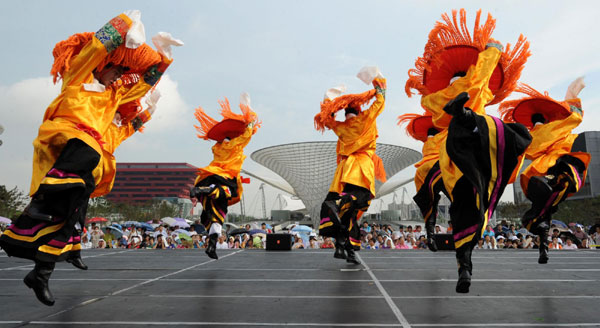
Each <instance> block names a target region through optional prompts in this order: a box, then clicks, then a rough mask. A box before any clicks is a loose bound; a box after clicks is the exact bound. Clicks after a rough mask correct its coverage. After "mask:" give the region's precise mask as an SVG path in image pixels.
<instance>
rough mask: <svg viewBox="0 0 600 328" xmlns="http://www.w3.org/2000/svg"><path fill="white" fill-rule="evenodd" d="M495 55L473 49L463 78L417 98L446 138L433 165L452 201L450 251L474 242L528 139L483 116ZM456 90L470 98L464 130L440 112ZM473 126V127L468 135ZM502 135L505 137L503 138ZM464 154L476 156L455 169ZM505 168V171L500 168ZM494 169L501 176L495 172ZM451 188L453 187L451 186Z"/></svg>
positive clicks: (490, 96) (515, 169)
mask: <svg viewBox="0 0 600 328" xmlns="http://www.w3.org/2000/svg"><path fill="white" fill-rule="evenodd" d="M500 56H501V52H500V50H498V49H497V48H495V47H489V48H488V49H486V50H484V51H482V52H481V53H479V56H478V58H477V62H476V64H475V65H473V66H471V67H470V68H469V70H468V71H467V74H466V75H465V76H464V77H461V78H459V79H457V80H456V81H454V82H453V83H452V84H450V85H449V86H448V87H447V88H445V89H442V90H440V91H438V92H435V93H432V94H430V95H427V96H424V97H423V98H422V99H421V105H422V106H423V107H424V108H425V109H426V110H427V111H428V112H430V113H431V114H432V117H433V124H434V125H435V126H436V127H438V128H440V129H446V128H447V129H448V137H447V138H446V140H445V141H444V142H442V144H441V147H440V148H441V149H440V150H441V151H440V158H439V165H440V169H441V179H442V180H443V183H444V187H445V189H446V192H447V193H448V196H449V197H450V200H451V202H452V205H451V208H450V216H451V220H452V227H453V235H454V246H455V248H456V249H459V248H460V247H462V246H466V245H468V246H474V243H475V242H476V241H477V240H478V239H479V238H480V236H481V234H482V233H483V231H484V230H485V227H486V224H487V220H488V219H489V217H490V216H491V214H493V211H494V209H495V204H496V203H497V202H498V201H499V198H500V196H501V194H502V192H503V191H504V188H505V186H506V184H507V183H510V182H512V181H514V179H515V177H516V172H518V170H519V168H520V166H521V164H522V161H523V158H522V156H520V155H521V154H522V151H521V153H520V154H519V155H518V156H517V159H515V161H516V162H515V163H513V159H512V156H513V155H514V154H516V153H518V151H516V150H519V149H520V147H522V145H521V143H523V142H527V139H528V138H529V140H530V137H529V134H527V133H526V131H523V130H522V129H521V127H522V126H521V127H515V126H514V125H511V126H509V125H505V124H503V123H502V122H501V121H500V120H498V119H496V118H493V117H491V116H487V115H485V105H487V104H488V103H489V102H491V101H492V100H493V99H494V94H493V93H492V91H491V90H490V89H489V87H488V83H489V80H490V78H491V76H492V73H493V72H494V69H495V68H496V66H497V64H498V61H499V59H500ZM462 92H467V93H468V94H469V98H470V99H469V101H468V102H467V103H466V104H465V107H468V108H470V109H471V110H472V112H473V114H474V118H475V122H472V123H473V125H472V126H471V127H470V128H471V131H466V130H465V128H464V127H460V124H454V126H455V128H454V129H451V128H450V125H451V124H450V123H451V121H452V117H451V116H450V115H448V114H447V113H446V112H444V110H443V108H444V106H445V105H446V104H447V103H448V102H449V101H451V100H452V99H454V98H456V97H457V96H458V95H459V94H460V93H462ZM475 127H477V128H478V130H476V133H473V129H474V128H475ZM513 128H514V129H513ZM515 129H516V130H515ZM453 131H454V134H453ZM523 132H525V133H523ZM508 136H510V137H509V138H508V139H507V137H508ZM504 139H507V140H509V139H510V142H515V141H517V140H518V142H519V145H518V147H517V149H512V148H511V149H507V148H506V147H505V148H503V149H499V148H498V145H499V144H503V145H506V146H507V147H513V145H507V144H506V143H505V142H506V140H504ZM521 139H523V140H521ZM449 143H450V145H449ZM527 144H528V143H527ZM460 147H462V148H463V149H460ZM450 149H453V151H454V153H452V152H451V151H450ZM524 149H525V148H523V149H522V150H523V151H524ZM461 150H463V151H465V152H461ZM507 150H510V154H508V153H506V151H507ZM507 156H508V157H510V159H507ZM467 157H468V158H470V159H471V160H475V158H479V160H478V161H475V162H473V163H471V164H473V165H467V166H463V168H462V169H461V166H460V165H457V161H459V162H461V163H464V162H463V160H462V159H464V158H467ZM499 157H501V158H502V159H503V160H504V161H503V163H501V165H499V164H500V163H498V161H497V160H498V159H499ZM465 164H469V163H465ZM513 164H514V165H513ZM466 169H468V170H469V176H466V177H465V170H466ZM508 169H510V170H511V171H510V172H506V170H508ZM499 172H502V174H501V175H499ZM461 179H462V181H461ZM481 179H483V180H481ZM457 186H458V187H459V188H458V190H455V188H456V187H457Z"/></svg>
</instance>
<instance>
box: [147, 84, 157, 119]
mask: <svg viewBox="0 0 600 328" xmlns="http://www.w3.org/2000/svg"><path fill="white" fill-rule="evenodd" d="M159 99H160V91H158V89H157V90H154V92H152V93H151V94H150V96H149V97H147V98H146V105H148V108H147V111H148V112H149V113H150V115H154V112H155V111H156V103H158V100H159Z"/></svg>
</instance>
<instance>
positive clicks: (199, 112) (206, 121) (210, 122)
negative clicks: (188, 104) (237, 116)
mask: <svg viewBox="0 0 600 328" xmlns="http://www.w3.org/2000/svg"><path fill="white" fill-rule="evenodd" d="M194 116H195V117H196V119H197V120H198V122H200V126H198V125H194V127H195V128H196V131H198V132H199V134H197V135H196V136H198V138H200V139H204V140H208V132H209V131H210V130H211V129H212V128H213V127H214V126H215V125H217V123H219V121H217V120H215V119H214V118H212V117H210V116H208V114H206V112H205V111H204V109H202V107H198V108H196V111H195V112H194Z"/></svg>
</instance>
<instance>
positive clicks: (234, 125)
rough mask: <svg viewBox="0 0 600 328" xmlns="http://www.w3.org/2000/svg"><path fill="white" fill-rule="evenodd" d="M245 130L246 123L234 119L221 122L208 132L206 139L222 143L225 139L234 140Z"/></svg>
mask: <svg viewBox="0 0 600 328" xmlns="http://www.w3.org/2000/svg"><path fill="white" fill-rule="evenodd" d="M245 130H246V123H244V122H242V121H238V120H234V119H226V120H223V121H221V122H219V123H217V124H215V126H213V127H212V129H210V131H208V133H207V134H206V137H207V138H208V139H211V140H215V141H219V142H221V141H223V140H224V139H225V138H230V139H233V138H236V137H239V136H241V135H242V134H243V133H244V131H245Z"/></svg>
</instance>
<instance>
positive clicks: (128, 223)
mask: <svg viewBox="0 0 600 328" xmlns="http://www.w3.org/2000/svg"><path fill="white" fill-rule="evenodd" d="M123 226H124V227H131V226H134V227H136V228H141V227H142V224H141V223H139V222H137V221H125V222H123Z"/></svg>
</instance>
